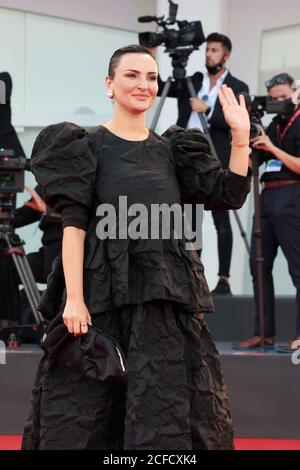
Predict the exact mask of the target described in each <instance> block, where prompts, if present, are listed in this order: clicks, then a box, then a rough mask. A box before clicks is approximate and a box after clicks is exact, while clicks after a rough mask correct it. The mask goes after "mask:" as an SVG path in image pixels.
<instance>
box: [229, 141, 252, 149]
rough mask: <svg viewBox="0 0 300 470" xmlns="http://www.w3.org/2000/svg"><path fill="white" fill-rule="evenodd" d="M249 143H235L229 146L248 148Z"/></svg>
mask: <svg viewBox="0 0 300 470" xmlns="http://www.w3.org/2000/svg"><path fill="white" fill-rule="evenodd" d="M249 145H250V144H249V141H248V142H244V143H235V142H231V146H232V147H238V148H244V147H249Z"/></svg>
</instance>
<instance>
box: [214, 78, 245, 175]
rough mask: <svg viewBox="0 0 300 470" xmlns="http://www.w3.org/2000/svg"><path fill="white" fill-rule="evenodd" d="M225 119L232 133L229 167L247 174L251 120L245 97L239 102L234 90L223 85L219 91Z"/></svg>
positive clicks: (235, 171) (239, 173) (233, 170)
mask: <svg viewBox="0 0 300 470" xmlns="http://www.w3.org/2000/svg"><path fill="white" fill-rule="evenodd" d="M219 99H220V102H221V105H222V109H223V113H224V117H225V120H226V122H227V124H228V126H229V127H230V130H231V135H232V143H231V154H230V161H229V169H230V171H232V172H233V173H236V174H237V175H240V176H247V173H248V166H249V135H250V121H249V115H248V111H247V108H246V104H245V98H244V96H243V95H240V102H239V103H238V101H237V99H236V97H235V95H234V93H233V91H232V90H231V89H230V88H228V87H227V86H226V85H222V87H221V89H220V92H219Z"/></svg>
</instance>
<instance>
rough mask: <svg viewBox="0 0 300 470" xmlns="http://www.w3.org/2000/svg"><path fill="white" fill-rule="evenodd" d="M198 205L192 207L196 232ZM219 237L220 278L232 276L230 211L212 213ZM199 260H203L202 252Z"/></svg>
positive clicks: (193, 227)
mask: <svg viewBox="0 0 300 470" xmlns="http://www.w3.org/2000/svg"><path fill="white" fill-rule="evenodd" d="M196 207H197V206H196V205H194V204H193V207H192V230H193V232H195V231H196V227H197V226H196V217H197V212H196ZM211 213H212V217H213V220H214V224H215V227H216V230H217V237H218V255H219V272H218V276H225V277H229V276H230V264H231V255H232V243H233V237H232V229H231V224H230V217H229V211H211ZM197 253H198V256H199V258H201V253H202V250H197Z"/></svg>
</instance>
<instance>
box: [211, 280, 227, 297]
mask: <svg viewBox="0 0 300 470" xmlns="http://www.w3.org/2000/svg"><path fill="white" fill-rule="evenodd" d="M211 294H212V295H232V292H231V290H230V285H229V284H228V282H226V281H224V279H220V280H219V282H218V284H217V285H216V287H215V289H214V290H212V291H211Z"/></svg>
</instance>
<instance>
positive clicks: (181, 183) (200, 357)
mask: <svg viewBox="0 0 300 470" xmlns="http://www.w3.org/2000/svg"><path fill="white" fill-rule="evenodd" d="M32 169H33V171H34V174H35V176H36V179H37V181H38V182H39V183H40V184H41V185H42V186H43V188H44V191H45V195H46V202H47V203H48V204H49V205H52V206H54V207H55V208H56V210H58V211H60V212H62V215H63V225H64V227H66V226H75V227H78V228H81V229H84V230H86V232H87V234H86V240H85V257H84V297H85V302H86V305H87V307H88V309H89V312H90V313H91V315H92V321H93V324H94V325H96V326H98V327H100V328H103V329H104V330H105V331H107V332H108V333H109V334H110V335H112V336H114V337H115V338H116V339H117V340H118V341H119V343H120V344H121V346H122V347H123V350H124V352H125V354H126V357H127V361H128V368H129V373H128V374H129V375H128V379H129V380H128V385H127V386H116V385H114V386H113V385H99V384H97V383H94V382H92V381H91V380H88V379H86V378H83V377H81V376H79V375H77V374H76V373H75V372H73V371H70V370H68V369H67V368H63V367H60V366H58V365H57V364H56V363H55V362H54V361H53V359H51V358H50V357H48V356H46V355H44V356H43V357H42V359H41V362H40V365H39V368H38V372H37V377H36V382H35V385H34V388H33V395H32V407H31V411H30V414H29V417H28V420H27V422H26V425H25V430H24V436H23V449H148V450H150V449H152V450H154V449H158V450H160V449H163V450H172V449H231V448H232V447H233V429H232V420H231V416H230V411H229V407H228V401H227V396H226V388H225V385H224V381H223V375H222V372H221V367H220V360H219V356H218V352H217V351H216V348H215V346H214V343H213V341H212V339H211V335H210V333H209V331H208V330H207V327H206V325H205V323H204V321H203V318H202V317H203V313H206V312H212V311H213V310H214V308H213V303H212V300H211V296H210V293H209V290H208V286H207V284H206V281H205V277H204V268H203V265H202V263H201V261H200V260H199V258H198V256H197V254H196V253H195V252H194V251H189V250H186V249H185V243H186V240H185V239H184V237H183V238H182V239H179V240H178V239H174V238H172V237H171V238H170V239H167V240H166V239H163V238H159V239H147V240H145V239H137V240H134V239H131V238H126V239H125V238H124V239H105V240H101V239H100V238H98V237H97V235H96V228H97V223H98V222H99V216H97V215H96V209H97V207H98V206H99V205H100V204H103V203H109V204H112V205H113V206H114V207H115V208H116V211H117V214H118V207H119V196H120V195H122V196H127V202H128V207H129V206H130V205H131V204H135V203H142V204H144V205H145V206H146V207H150V205H151V204H162V203H166V204H168V205H169V206H170V205H172V204H175V203H183V202H184V203H189V202H193V203H203V204H205V208H206V209H231V208H234V209H237V208H239V207H241V206H242V204H243V203H244V201H245V199H246V196H247V193H248V192H249V187H250V181H249V178H248V177H242V176H239V175H237V174H234V173H232V172H230V171H229V170H223V169H222V168H221V164H220V162H219V161H216V160H215V159H213V157H211V156H210V153H209V147H208V145H207V142H206V139H205V137H204V136H203V134H201V132H199V131H197V130H184V129H181V128H179V127H175V126H173V127H171V128H170V129H169V130H168V131H167V132H166V133H165V134H164V136H162V137H161V136H158V135H157V134H155V133H153V132H150V135H149V137H148V139H146V140H144V141H139V142H131V141H127V140H125V139H122V138H120V137H117V136H116V135H114V134H112V133H111V132H110V131H109V130H107V129H106V128H105V127H103V126H100V127H99V128H97V129H96V130H94V131H93V132H91V133H89V134H88V133H87V132H86V131H84V130H83V129H82V128H80V127H78V126H75V125H74V124H70V123H62V124H57V125H54V126H50V127H48V128H46V129H44V130H43V131H42V132H41V133H40V135H39V136H38V138H37V140H36V142H35V145H34V149H33V155H32ZM118 221H119V218H118V217H117V222H118ZM63 281H64V280H63V276H62V275H61V272H60V274H59V273H58V271H57V270H56V268H54V270H53V272H52V274H51V275H50V277H49V280H48V288H47V291H46V295H45V296H44V299H43V306H42V307H43V313H44V315H45V316H46V317H47V318H51V316H53V314H57V313H58V312H59V311H62V310H63V307H64V303H65V298H66V294H65V289H64V285H63ZM51 312H52V313H51ZM53 312H54V313H53Z"/></svg>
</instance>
